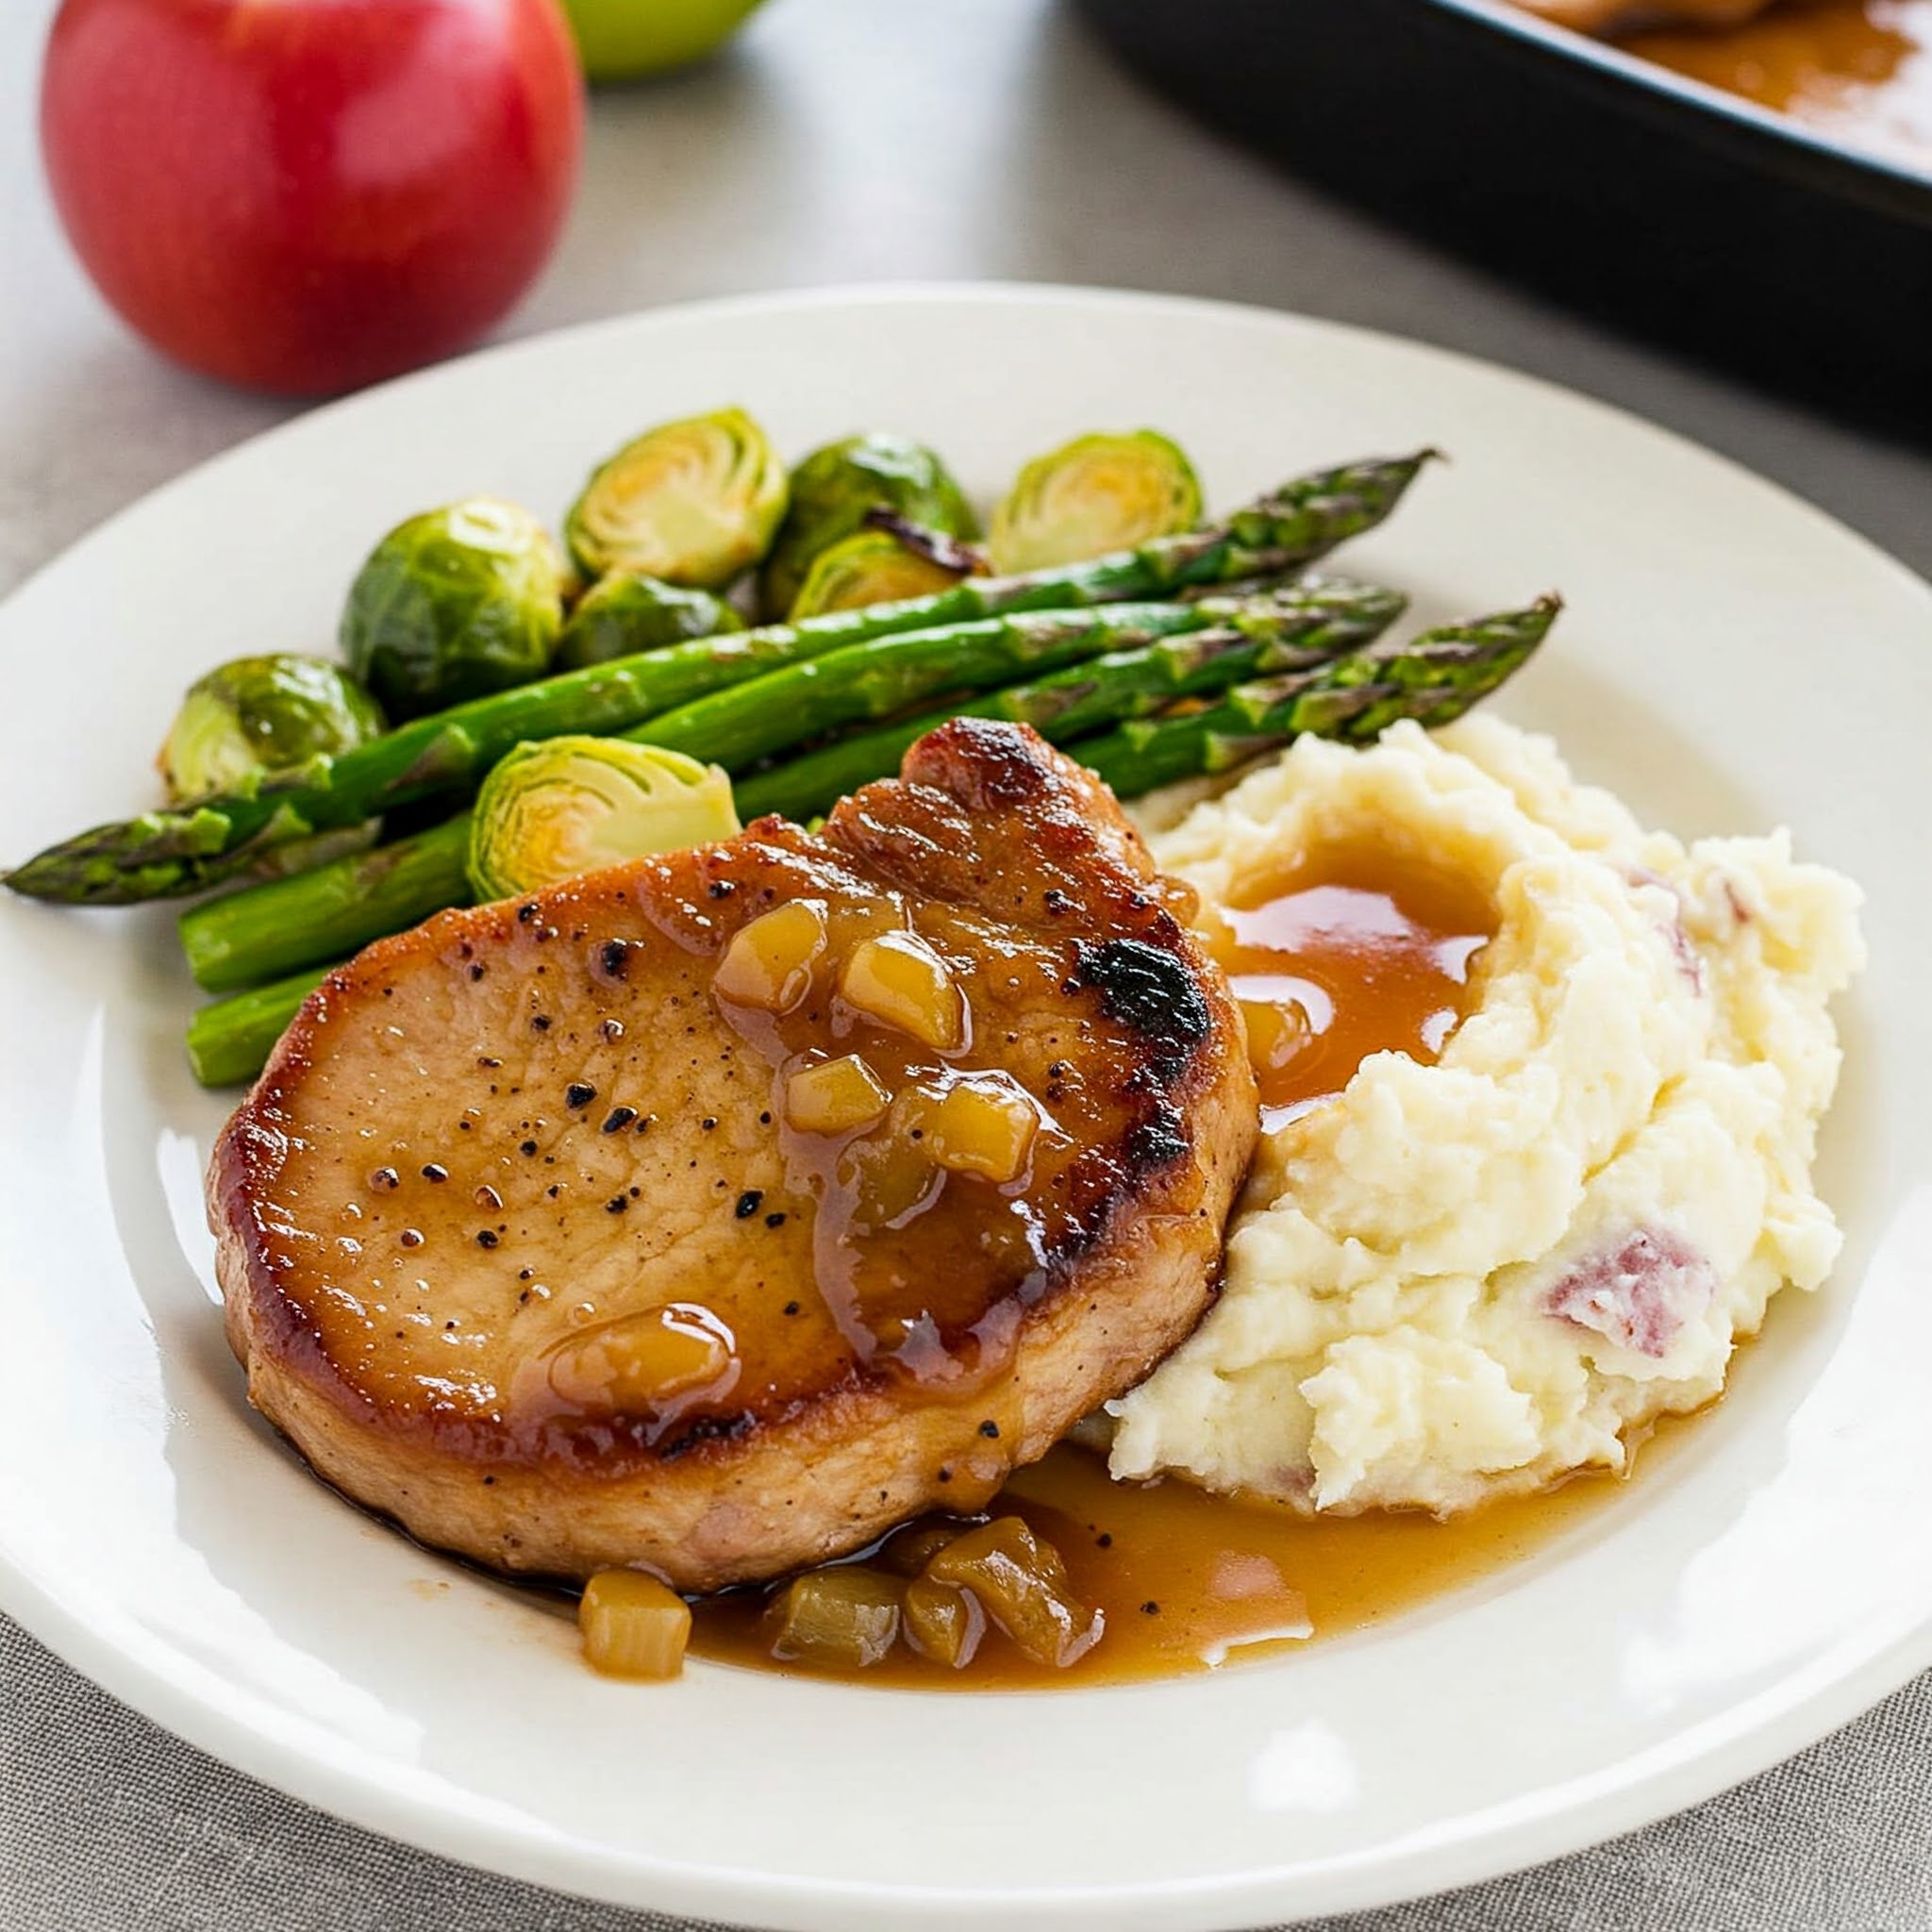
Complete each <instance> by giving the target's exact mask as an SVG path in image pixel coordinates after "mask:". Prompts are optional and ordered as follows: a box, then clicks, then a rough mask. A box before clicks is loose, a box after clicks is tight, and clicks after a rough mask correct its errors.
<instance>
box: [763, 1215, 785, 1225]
mask: <svg viewBox="0 0 1932 1932" xmlns="http://www.w3.org/2000/svg"><path fill="white" fill-rule="evenodd" d="M765 1225H766V1226H767V1227H783V1226H784V1225H785V1217H784V1215H782V1214H768V1215H766V1216H765Z"/></svg>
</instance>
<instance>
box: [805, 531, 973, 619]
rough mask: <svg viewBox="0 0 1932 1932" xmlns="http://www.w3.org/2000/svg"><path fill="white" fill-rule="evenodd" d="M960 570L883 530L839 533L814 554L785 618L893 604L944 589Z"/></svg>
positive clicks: (945, 589)
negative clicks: (847, 534) (836, 539)
mask: <svg viewBox="0 0 1932 1932" xmlns="http://www.w3.org/2000/svg"><path fill="white" fill-rule="evenodd" d="M960 575H962V573H960V572H958V571H957V570H948V569H947V568H946V566H945V565H944V564H942V563H936V562H934V560H933V559H932V558H929V557H923V556H921V555H920V553H919V552H918V551H916V550H908V548H907V547H906V545H905V544H903V543H902V542H900V541H899V540H898V538H896V537H894V536H891V535H890V534H889V533H888V532H886V531H884V530H861V531H860V532H859V533H858V536H856V537H841V538H840V540H839V541H838V542H836V543H834V544H832V545H831V546H830V547H829V548H828V549H824V550H821V551H820V552H819V554H818V555H817V556H816V557H815V558H812V561H811V568H810V569H809V570H808V571H807V572H806V574H805V582H804V583H803V584H802V585H801V586H800V587H799V591H798V595H797V596H796V597H794V598H793V599H792V600H791V617H790V619H789V620H788V621H789V622H791V623H792V624H796V623H797V622H798V621H799V620H800V619H801V618H805V617H822V616H824V613H825V612H826V611H828V610H862V609H864V608H865V607H866V606H867V605H868V604H896V603H898V602H899V600H900V599H901V598H903V597H924V596H925V595H927V594H928V593H929V592H931V591H947V590H950V589H951V588H952V587H953V586H954V585H955V584H957V583H958V581H959V578H960Z"/></svg>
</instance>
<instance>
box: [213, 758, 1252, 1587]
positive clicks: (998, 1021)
mask: <svg viewBox="0 0 1932 1932" xmlns="http://www.w3.org/2000/svg"><path fill="white" fill-rule="evenodd" d="M1190 909H1191V898H1190V895H1189V893H1188V890H1187V889H1186V888H1184V887H1181V886H1179V885H1177V884H1175V883H1174V882H1172V881H1169V880H1166V879H1163V878H1161V877H1160V876H1158V874H1156V873H1155V871H1154V867H1153V864H1152V861H1151V860H1150V859H1149V858H1148V856H1147V854H1146V852H1145V850H1144V848H1143V847H1142V846H1141V843H1140V841H1139V839H1138V838H1137V837H1136V835H1135V834H1134V832H1133V831H1132V829H1131V828H1130V827H1129V826H1128V824H1126V822H1125V820H1124V818H1123V817H1122V815H1121V813H1120V810H1119V808H1118V807H1117V806H1116V804H1115V803H1114V800H1113V798H1112V796H1111V794H1110V793H1108V791H1105V789H1104V788H1102V787H1101V786H1100V785H1099V783H1098V782H1097V781H1096V780H1094V779H1093V778H1091V776H1089V775H1088V774H1086V773H1084V772H1083V771H1081V770H1080V768H1079V767H1077V766H1075V765H1074V764H1073V763H1072V762H1070V761H1069V760H1068V759H1066V758H1063V757H1061V756H1060V755H1059V754H1058V753H1057V752H1055V751H1052V750H1051V749H1049V748H1048V747H1047V746H1046V745H1045V744H1044V743H1043V742H1042V741H1041V740H1040V739H1038V738H1037V737H1035V736H1034V734H1033V733H1032V732H1031V731H1029V730H1026V729H1025V728H1024V727H1016V726H1012V725H1008V724H991V723H987V722H984V721H977V720H973V721H969V720H960V721H958V722H957V723H955V724H949V725H947V726H945V727H943V728H942V729H941V730H938V731H936V732H934V733H932V734H931V735H930V736H929V737H927V738H925V739H924V740H923V741H921V742H920V743H919V744H917V745H915V746H914V747H913V749H912V750H911V751H910V753H908V757H907V759H906V763H905V768H904V772H903V774H902V776H901V777H899V778H897V779H892V780H887V781H884V782H881V783H879V784H875V785H872V786H869V787H867V788H866V789H865V790H863V791H860V792H858V794H856V795H855V796H854V797H852V798H849V799H847V800H846V801H844V802H843V803H842V804H841V806H840V807H839V808H837V809H836V810H835V811H834V812H833V813H832V815H831V817H830V819H829V820H828V821H827V823H826V824H825V826H824V831H823V833H822V834H821V835H819V836H811V835H808V834H807V833H806V832H804V831H803V830H801V829H800V828H799V827H798V826H796V825H793V824H789V823H787V822H785V821H783V820H780V819H775V818H772V819H763V820H759V821H758V822H757V823H755V824H752V825H751V826H750V827H749V828H748V829H747V830H745V831H744V832H743V833H741V835H740V836H739V837H737V838H735V839H733V840H731V841H728V842H726V843H724V844H719V845H712V846H706V847H701V848H698V849H696V850H693V851H689V852H681V853H677V854H675V855H673V856H670V857H667V858H658V859H649V860H641V861H639V862H637V863H635V864H631V865H626V866H622V867H618V868H615V869H613V870H610V871H608V872H603V873H598V874H592V875H591V876H589V877H586V878H584V879H581V880H579V881H575V882H574V883H572V884H570V885H568V886H565V887H561V888H558V889H556V890H554V891H546V892H543V893H541V894H539V895H538V896H536V897H534V898H532V899H529V900H525V901H523V902H515V901H505V902H502V903H500V904H496V905H491V906H483V907H478V908H475V909H473V910H467V911H459V912H449V913H444V914H441V915H440V916H439V917H437V918H435V919H432V920H431V921H429V922H428V923H427V924H425V925H423V926H421V927H419V928H417V929H416V930H415V931H413V932H410V933H406V934H404V935H402V936H400V937H399V938H396V939H392V940H385V941H381V942H379V943H377V944H375V945H373V946H371V947H370V948H368V950H367V951H365V952H364V953H362V954H361V955H360V956H359V957H358V958H356V959H355V960H354V961H352V962H351V963H350V964H349V965H347V966H345V967H343V968H341V970H339V971H338V972H336V973H334V974H331V975H330V977H329V978H328V979H327V980H326V981H325V983H324V984H323V986H322V987H320V988H319V989H318V990H317V991H316V992H315V993H314V994H313V995H312V996H311V997H310V998H309V1000H308V1004H307V1005H306V1006H305V1007H304V1008H303V1010H302V1012H301V1013H300V1015H299V1016H298V1017H297V1018H296V1020H295V1021H294V1023H293V1024H291V1027H290V1028H289V1031H288V1033H287V1034H286V1035H285V1037H284V1038H283V1040H282V1041H281V1044H280V1046H279V1047H278V1048H277V1050H276V1052H275V1057H274V1058H273V1059H272V1061H271V1062H270V1064H269V1066H268V1069H267V1071H266V1072H265V1073H264V1074H262V1076H261V1079H260V1081H259V1082H258V1085H257V1086H256V1088H255V1090H254V1091H253V1092H252V1093H251V1094H250V1095H249V1097H248V1099H247V1100H246V1101H245V1102H244V1103H243V1105H242V1108H240V1110H239V1111H238V1112H237V1113H236V1115H235V1117H234V1119H233V1120H232V1121H231V1122H230V1124H229V1125H228V1126H227V1128H226V1130H225V1132H224V1134H223V1136H222V1138H221V1141H220V1142H219V1144H218V1146H217V1148H216V1150H215V1155H214V1159H213V1163H212V1167H211V1170H210V1174H209V1180H208V1198H209V1212H210V1218H211V1222H212V1224H213V1227H214V1230H215V1232H216V1235H217V1237H218V1239H219V1272H220V1277H221V1283H222V1289H223V1293H224V1295H225V1301H226V1308H227V1327H228V1336H229V1340H230V1341H231V1343H232V1345H233V1347H234V1350H235V1353H236V1354H237V1355H238V1356H239V1357H241V1359H242V1362H243V1363H244V1364H245V1365H246V1366H247V1369H248V1377H249V1390H250V1394H251V1396H252V1398H253V1400H254V1401H255V1403H256V1404H257V1405H258V1407H260V1409H261V1410H262V1411H263V1412H264V1413H265V1414H266V1415H267V1416H268V1417H269V1418H270V1419H271V1420H272V1421H273V1422H275V1424H277V1425H278V1426H279V1427H280V1428H281V1429H282V1430H284V1431H285V1432H286V1434H287V1435H288V1436H289V1438H290V1439H291V1441H293V1442H294V1444H295V1445H296V1447H297V1448H298V1449H299V1450H300V1451H301V1452H302V1454H303V1455H304V1456H306V1457H308V1460H309V1462H310V1463H311V1464H312V1465H313V1466H314V1467H315V1468H316V1469H317V1470H318V1471H319V1472H320V1473H321V1474H323V1475H324V1476H325V1477H326V1478H327V1479H328V1480H329V1481H330V1482H332V1483H334V1484H336V1485H337V1486H338V1487H340V1488H341V1489H342V1490H343V1491H346V1492H347V1493H348V1494H349V1495H351V1496H353V1497H355V1498H357V1499H358V1501H360V1502H362V1503H364V1504H367V1505H369V1506H371V1507H374V1508H376V1509H378V1510H382V1511H385V1512H387V1513H388V1514H390V1515H391V1516H392V1517H394V1518H396V1519H397V1520H398V1521H399V1522H400V1523H402V1524H404V1525H405V1526H406V1527H407V1528H408V1529H409V1530H410V1531H411V1532H413V1533H414V1534H415V1535H416V1536H418V1537H420V1538H421V1539H423V1540H424V1541H426V1542H429V1543H434V1544H437V1545H439V1546H441V1547H445V1548H448V1549H452V1550H456V1551H459V1552H461V1553H463V1554H464V1555H466V1556H470V1557H475V1558H478V1559H479V1560H481V1561H483V1562H485V1563H488V1564H491V1565H494V1566H497V1567H499V1568H502V1569H506V1570H512V1571H525V1572H538V1573H545V1574H558V1575H563V1576H578V1577H581V1576H585V1575H588V1574H591V1573H592V1572H594V1571H597V1570H600V1569H605V1568H609V1567H613V1566H619V1565H634V1566H643V1567H647V1568H649V1569H651V1570H654V1571H656V1572H657V1573H658V1574H660V1575H662V1576H663V1577H664V1578H665V1579H666V1580H668V1581H670V1582H671V1583H673V1584H674V1585H675V1586H676V1587H678V1588H680V1589H684V1590H711V1589H715V1588H718V1587H720V1586H723V1585H725V1584H731V1583H738V1582H744V1581H750V1580H755V1579H760V1578H766V1577H770V1576H774V1575H777V1574H783V1573H785V1572H787V1571H790V1570H793V1569H797V1568H800V1567H803V1566H805V1565H808V1564H810V1563H813V1562H816V1561H819V1560H821V1559H824V1558H825V1557H832V1556H836V1555H839V1554H841V1553H844V1552H846V1551H849V1550H852V1549H854V1548H857V1547H858V1546H860V1545H862V1544H864V1543H865V1542H867V1541H870V1540H871V1539H873V1538H874V1537H876V1536H877V1535H879V1534H880V1533H881V1532H882V1531H884V1530H885V1529H887V1528H888V1527H890V1526H891V1524H895V1523H898V1522H900V1521H901V1520H902V1519H904V1518H906V1517H908V1516H910V1515H912V1514H914V1513H915V1512H917V1511H919V1510H922V1509H925V1508H929V1507H940V1508H946V1509H952V1510H972V1509H974V1508H975V1507H979V1506H981V1505H983V1504H984V1503H985V1502H986V1501H987V1500H988V1499H989V1498H990V1497H991V1495H992V1494H993V1492H994V1491H996V1490H997V1489H998V1488H999V1487H1000V1485H1001V1483H1002V1481H1003V1480H1004V1479H1005V1477H1006V1475H1007V1474H1008V1471H1009V1470H1011V1469H1012V1468H1013V1466H1014V1465H1015V1464H1018V1463H1024V1462H1026V1461H1029V1460H1031V1459H1033V1458H1035V1457H1039V1456H1041V1454H1043V1453H1044V1452H1045V1450H1046V1449H1047V1448H1048V1447H1049V1446H1050V1445H1051V1444H1052V1443H1053V1442H1054V1441H1056V1440H1057V1439H1058V1437H1059V1436H1060V1435H1062V1434H1063V1433H1064V1432H1065V1431H1066V1429H1067V1428H1068V1427H1069V1426H1070V1425H1071V1424H1073V1423H1074V1421H1075V1420H1076V1419H1078V1418H1079V1417H1081V1416H1083V1415H1085V1414H1086V1413H1088V1412H1089V1411H1090V1410H1091V1409H1092V1408H1093V1407H1095V1406H1096V1405H1097V1404H1098V1403H1100V1402H1101V1401H1103V1400H1105V1399H1106V1398H1108V1397H1109V1396H1112V1395H1116V1394H1119V1393H1120V1392H1122V1391H1124V1390H1125V1389H1127V1388H1128V1387H1129V1386H1131V1385H1132V1384H1133V1383H1135V1382H1137V1381H1138V1380H1140V1378H1141V1376H1142V1375H1144V1374H1146V1373H1147V1371H1148V1370H1149V1369H1150V1368H1151V1367H1152V1366H1153V1365H1154V1364H1155V1363H1156V1362H1157V1361H1158V1360H1159V1359H1160V1357H1162V1356H1163V1355H1165V1354H1166V1353H1167V1352H1168V1350H1170V1349H1171V1348H1173V1347H1174V1345H1175V1343H1177V1342H1178V1341H1180V1340H1181V1339H1182V1338H1183V1337H1184V1336H1185V1335H1187V1333H1188V1332H1189V1331H1190V1330H1191V1328H1192V1327H1193V1325H1194V1324H1195V1322H1196V1321H1197V1320H1198V1318H1199V1317H1200V1315H1201V1313H1202V1311H1203V1309H1204V1308H1205V1307H1206V1306H1207V1303H1208V1298H1209V1295H1210V1293H1211V1290H1212V1284H1213V1281H1214V1278H1215V1274H1216V1268H1217V1264H1218V1261H1219V1257H1220V1252H1221V1237H1222V1224H1223V1222H1224V1218H1225V1216H1226V1213H1227V1210H1228V1208H1229V1204H1230V1200H1231V1197H1232V1195H1233V1192H1234V1191H1235V1189H1236V1187H1237V1185H1238V1184H1239V1182H1240V1180H1241V1175H1242V1173H1243V1171H1244V1169H1245V1168H1246V1165H1247V1161H1248V1157H1249V1155H1250V1153H1251V1151H1252V1148H1253V1144H1254V1141H1255V1137H1256V1115H1257V1108H1256V1100H1255V1088H1254V1082H1253V1077H1252V1075H1251V1074H1250V1072H1249V1069H1248V1065H1247V1060H1246V1058H1245V1055H1244V1052H1243V1048H1242V1041H1241V1029H1240V1025H1239V1022H1238V1019H1237V1017H1236V1014H1235V1012H1234V1009H1233V1008H1232V1005H1231V1002H1230V999H1229V996H1228V993H1227V991H1226V987H1225V985H1224V981H1223V980H1222V978H1221V975H1220V974H1219V973H1218V971H1217V970H1216V969H1215V968H1214V967H1213V966H1212V965H1211V964H1210V963H1209V962H1208V960H1207V959H1206V958H1204V956H1203V955H1202V954H1201V953H1200V952H1199V951H1198V950H1197V948H1196V947H1195V945H1194V942H1193V941H1192V940H1191V938H1190V937H1189V936H1188V934H1187V932H1186V930H1185V929H1184V925H1185V917H1186V914H1187V913H1188V911H1189V910H1190Z"/></svg>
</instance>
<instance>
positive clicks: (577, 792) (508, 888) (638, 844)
mask: <svg viewBox="0 0 1932 1932" xmlns="http://www.w3.org/2000/svg"><path fill="white" fill-rule="evenodd" d="M738 828H739V827H738V814H737V812H736V811H735V810H734V808H733V807H732V803H731V781H730V779H729V778H727V777H726V776H725V775H724V773H723V772H721V771H720V770H719V769H718V768H717V767H716V766H715V765H702V764H700V763H699V762H698V761H697V759H695V758H686V757H685V756H684V755H683V753H681V752H675V751H660V750H658V748H657V747H656V746H655V745H643V744H631V743H628V742H626V741H625V740H623V739H617V738H584V737H575V736H572V737H565V738H546V739H544V740H543V741H541V743H536V744H520V745H518V746H517V747H516V749H515V750H514V751H512V752H510V753H509V754H508V756H507V757H505V758H501V759H499V760H498V762H497V764H496V765H495V766H494V767H493V768H492V770H491V774H490V775H489V776H488V777H487V778H486V779H484V781H483V789H482V791H480V792H478V793H477V795H476V808H475V812H474V814H473V815H472V817H471V821H470V857H469V873H470V883H471V885H472V886H473V887H474V888H475V893H476V896H477V898H479V899H508V898H510V897H512V896H513V895H515V894H517V893H519V892H534V891H540V890H541V888H543V887H545V886H554V885H558V884H560V883H561V882H562V881H563V880H565V879H570V878H575V877H576V876H577V875H578V874H580V873H587V872H595V871H597V870H598V868H599V867H602V866H607V865H619V864H622V863H623V862H624V860H625V859H627V858H647V857H649V855H650V854H652V853H654V852H676V851H681V850H682V849H683V848H684V847H685V846H687V845H703V844H708V843H709V842H710V841H712V840H714V839H728V838H730V837H731V836H732V835H733V834H734V833H735V832H736V831H737V830H738Z"/></svg>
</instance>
